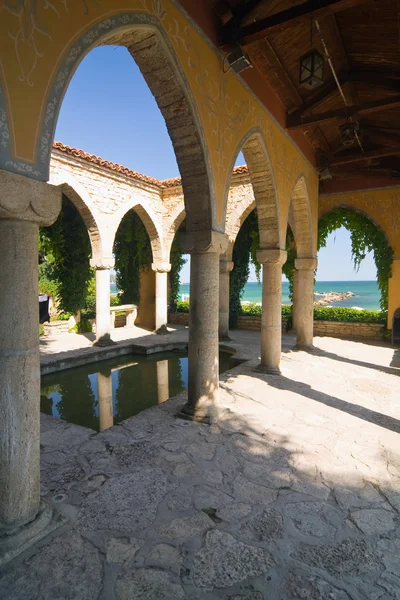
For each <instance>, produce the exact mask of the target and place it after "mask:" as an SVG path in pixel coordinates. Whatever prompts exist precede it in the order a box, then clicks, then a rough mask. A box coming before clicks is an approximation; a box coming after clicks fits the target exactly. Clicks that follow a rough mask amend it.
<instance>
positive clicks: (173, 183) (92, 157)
mask: <svg viewBox="0 0 400 600" xmlns="http://www.w3.org/2000/svg"><path fill="white" fill-rule="evenodd" d="M53 149H54V150H58V151H59V152H64V153H65V154H69V155H70V156H75V157H76V158H82V159H83V160H87V161H89V162H91V163H94V164H96V165H99V167H105V168H106V169H110V170H111V171H116V172H117V173H121V174H122V175H125V177H130V178H132V179H136V180H138V181H143V182H144V183H150V184H151V185H155V186H157V187H159V188H167V187H177V186H179V185H182V180H181V178H180V177H173V178H172V179H164V180H159V179H155V178H154V177H150V176H149V175H143V174H142V173H139V172H138V171H133V170H132V169H128V167H124V166H123V165H119V164H118V163H113V162H111V161H109V160H105V159H104V158H101V157H100V156H96V154H89V152H85V151H84V150H79V149H78V148H72V147H71V146H66V145H65V144H63V143H62V142H54V143H53ZM233 172H234V173H238V174H243V175H244V174H246V173H248V169H247V166H246V165H243V166H240V167H235V168H234V169H233Z"/></svg>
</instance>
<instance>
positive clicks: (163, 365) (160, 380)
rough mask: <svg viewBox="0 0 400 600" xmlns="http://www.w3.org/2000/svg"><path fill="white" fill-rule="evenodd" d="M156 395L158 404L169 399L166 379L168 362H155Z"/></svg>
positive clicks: (167, 380)
mask: <svg viewBox="0 0 400 600" xmlns="http://www.w3.org/2000/svg"><path fill="white" fill-rule="evenodd" d="M157 395H158V404H161V402H165V401H166V400H168V398H169V377H168V361H167V360H159V361H157Z"/></svg>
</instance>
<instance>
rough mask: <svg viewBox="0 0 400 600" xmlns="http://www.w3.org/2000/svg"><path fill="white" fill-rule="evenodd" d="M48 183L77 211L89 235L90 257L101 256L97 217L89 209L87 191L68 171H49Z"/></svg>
mask: <svg viewBox="0 0 400 600" xmlns="http://www.w3.org/2000/svg"><path fill="white" fill-rule="evenodd" d="M50 183H51V184H53V185H56V186H57V187H58V188H59V189H60V190H61V191H62V193H63V194H64V195H65V196H66V197H67V198H68V199H69V200H70V201H71V202H72V203H73V205H74V206H75V208H76V209H77V211H78V212H79V214H80V216H81V218H82V221H83V222H84V224H85V226H86V229H87V232H88V235H89V239H90V245H91V248H92V258H95V257H101V256H103V250H104V248H103V239H102V236H101V232H100V228H99V225H98V223H97V219H96V217H95V216H94V213H93V211H92V209H91V206H92V205H93V201H92V199H91V197H90V194H89V192H88V191H87V190H86V189H85V188H84V186H83V185H82V184H80V183H79V181H77V180H76V179H75V178H74V177H73V175H71V174H70V173H68V172H65V173H62V176H61V177H57V175H54V174H52V173H51V174H50Z"/></svg>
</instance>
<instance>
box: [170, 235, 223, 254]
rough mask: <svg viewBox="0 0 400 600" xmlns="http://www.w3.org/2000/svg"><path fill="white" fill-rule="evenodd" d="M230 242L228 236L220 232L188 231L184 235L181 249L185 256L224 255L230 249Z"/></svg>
mask: <svg viewBox="0 0 400 600" xmlns="http://www.w3.org/2000/svg"><path fill="white" fill-rule="evenodd" d="M228 241H229V238H228V236H227V235H226V234H225V233H220V232H219V231H211V230H206V231H187V232H186V233H183V234H182V237H181V248H182V250H183V252H184V254H203V253H205V252H216V253H217V254H223V253H224V252H226V250H227V248H228Z"/></svg>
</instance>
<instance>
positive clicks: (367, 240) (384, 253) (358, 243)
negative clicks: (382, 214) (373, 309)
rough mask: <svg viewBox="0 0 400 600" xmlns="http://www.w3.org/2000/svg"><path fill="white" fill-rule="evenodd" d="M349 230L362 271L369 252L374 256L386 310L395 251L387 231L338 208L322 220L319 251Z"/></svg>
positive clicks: (320, 223) (319, 232) (354, 254)
mask: <svg viewBox="0 0 400 600" xmlns="http://www.w3.org/2000/svg"><path fill="white" fill-rule="evenodd" d="M339 227H345V228H346V229H347V230H348V231H349V232H350V239H351V255H352V259H353V264H354V268H355V269H356V270H357V271H358V269H359V268H360V264H361V262H362V261H363V260H364V258H365V257H366V255H367V253H368V252H373V253H374V262H375V266H376V270H377V280H378V287H379V290H380V292H381V298H380V305H381V309H382V310H387V307H388V280H389V278H390V277H391V274H392V260H393V250H392V248H391V247H390V246H389V243H388V241H387V238H386V236H385V234H384V233H383V231H382V230H381V229H379V227H377V225H375V223H373V222H372V221H371V220H370V219H368V217H365V216H364V215H362V214H360V213H358V212H355V211H353V210H350V209H347V208H338V209H336V210H334V211H332V212H330V213H328V214H327V215H325V216H324V217H322V219H320V221H319V225H318V250H320V248H324V247H325V246H326V241H327V238H328V236H329V234H330V233H332V232H333V231H335V230H336V229H338V228H339Z"/></svg>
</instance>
